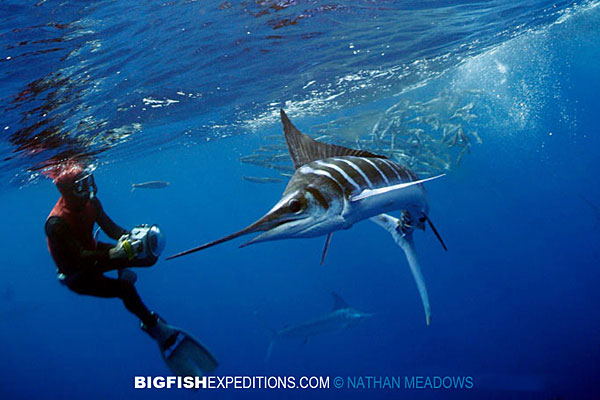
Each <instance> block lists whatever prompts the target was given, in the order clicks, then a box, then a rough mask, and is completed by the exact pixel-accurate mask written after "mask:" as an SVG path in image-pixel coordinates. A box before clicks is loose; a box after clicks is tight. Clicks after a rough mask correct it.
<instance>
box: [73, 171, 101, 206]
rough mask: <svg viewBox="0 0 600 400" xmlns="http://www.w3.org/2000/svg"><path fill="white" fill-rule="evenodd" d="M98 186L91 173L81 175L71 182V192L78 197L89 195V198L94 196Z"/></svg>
mask: <svg viewBox="0 0 600 400" xmlns="http://www.w3.org/2000/svg"><path fill="white" fill-rule="evenodd" d="M97 192H98V187H97V186H96V182H95V181H94V175H92V174H91V173H89V174H86V175H84V176H82V177H81V178H79V179H77V180H76V181H75V182H73V194H74V195H75V196H77V197H78V198H80V199H83V198H86V197H89V198H90V200H91V199H93V198H94V196H96V193H97Z"/></svg>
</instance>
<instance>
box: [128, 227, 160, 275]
mask: <svg viewBox="0 0 600 400" xmlns="http://www.w3.org/2000/svg"><path fill="white" fill-rule="evenodd" d="M121 240H128V241H129V242H131V243H132V245H133V246H134V247H136V250H137V254H136V256H135V258H134V259H133V260H132V261H131V266H132V267H151V266H153V265H154V264H155V263H156V261H157V260H158V257H159V256H160V254H161V253H162V251H163V249H164V248H165V236H164V235H163V233H162V232H161V230H160V228H159V227H158V226H157V225H146V224H143V225H137V226H136V227H135V228H133V229H132V230H131V232H129V234H127V235H123V237H121V239H119V241H121Z"/></svg>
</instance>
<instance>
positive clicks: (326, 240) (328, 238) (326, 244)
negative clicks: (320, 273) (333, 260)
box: [321, 232, 333, 265]
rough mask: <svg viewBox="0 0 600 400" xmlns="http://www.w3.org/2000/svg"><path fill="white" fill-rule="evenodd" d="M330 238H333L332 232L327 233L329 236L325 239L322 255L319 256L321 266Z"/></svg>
mask: <svg viewBox="0 0 600 400" xmlns="http://www.w3.org/2000/svg"><path fill="white" fill-rule="evenodd" d="M331 236H333V232H329V235H327V239H325V246H324V247H323V255H322V256H321V265H323V263H324V262H325V256H326V255H327V250H329V243H331Z"/></svg>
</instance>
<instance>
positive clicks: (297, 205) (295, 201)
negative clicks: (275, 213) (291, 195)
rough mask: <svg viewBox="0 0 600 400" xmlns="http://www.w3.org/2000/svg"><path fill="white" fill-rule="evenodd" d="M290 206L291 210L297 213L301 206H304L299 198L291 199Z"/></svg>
mask: <svg viewBox="0 0 600 400" xmlns="http://www.w3.org/2000/svg"><path fill="white" fill-rule="evenodd" d="M288 208H289V209H290V211H291V212H293V213H297V212H298V211H300V208H302V205H301V204H300V201H299V200H298V199H291V200H290V202H289V203H288Z"/></svg>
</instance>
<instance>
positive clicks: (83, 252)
mask: <svg viewBox="0 0 600 400" xmlns="http://www.w3.org/2000/svg"><path fill="white" fill-rule="evenodd" d="M53 178H54V183H55V185H56V187H57V188H58V190H59V192H60V194H61V197H60V199H59V200H58V202H57V203H56V205H55V206H54V208H53V209H52V211H51V212H50V215H49V216H48V219H47V220H46V227H45V230H46V236H47V242H48V249H49V251H50V254H51V255H52V258H53V259H54V262H55V263H56V267H57V270H58V279H59V281H60V282H61V283H62V284H64V285H66V286H67V287H68V288H69V289H70V290H72V291H74V292H75V293H78V294H81V295H89V296H96V297H103V298H115V297H118V298H120V299H121V300H122V301H123V303H124V305H125V307H126V308H127V310H129V311H130V312H131V313H133V314H135V315H136V316H137V317H138V318H139V319H140V320H141V327H142V329H143V330H144V331H146V332H147V333H148V334H149V335H150V336H151V337H152V338H153V339H154V340H156V342H157V343H158V346H159V349H160V352H161V355H162V357H163V359H164V360H165V362H166V363H167V365H168V366H169V367H170V368H171V369H172V370H173V372H175V373H176V374H178V375H182V376H189V375H194V376H201V375H202V374H203V373H207V372H212V371H213V370H214V369H215V368H216V367H217V365H218V364H217V361H216V360H215V359H214V357H213V356H212V355H211V354H210V352H209V351H208V350H207V349H205V348H204V347H203V346H202V345H201V344H200V343H199V342H198V341H197V340H196V339H194V338H193V336H191V335H189V334H188V333H186V332H184V331H182V330H180V329H178V328H174V327H172V326H170V325H168V324H167V323H166V322H165V321H164V320H162V319H161V318H160V317H159V316H158V315H157V314H156V313H153V312H151V311H150V310H149V309H148V308H147V307H146V305H145V304H144V303H143V302H142V299H141V298H140V296H139V294H138V292H137V290H136V288H135V286H134V283H135V281H136V279H137V276H136V274H135V273H134V272H132V271H130V270H127V269H126V268H127V267H131V266H152V265H154V263H156V261H157V259H158V255H160V252H161V251H162V247H163V246H164V239H163V238H162V235H161V234H160V230H159V229H158V228H157V227H156V226H155V225H153V226H152V227H148V226H147V225H140V226H137V227H136V228H134V229H133V230H132V231H131V232H128V231H126V230H125V229H123V228H122V227H120V226H119V225H117V224H116V223H115V222H113V221H112V220H111V219H110V218H109V217H108V215H107V214H106V213H105V212H104V210H103V208H102V205H101V204H100V201H99V200H98V198H97V197H96V193H97V191H98V189H97V187H96V183H95V182H94V176H93V175H92V174H91V172H89V171H86V170H85V169H83V168H82V167H81V166H80V165H79V164H75V163H71V164H68V165H67V166H63V167H62V168H60V169H59V170H58V171H57V172H55V173H54V176H53ZM96 223H97V224H98V226H99V227H100V228H101V229H102V230H103V231H104V232H105V233H106V234H107V235H108V236H109V237H110V238H112V239H114V240H117V241H118V242H117V244H116V245H114V246H113V245H110V244H107V243H102V242H97V241H96V239H95V237H94V234H93V229H94V225H95V224H96ZM112 270H118V276H119V278H118V279H117V278H110V277H107V276H105V275H104V273H105V272H108V271H112Z"/></svg>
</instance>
